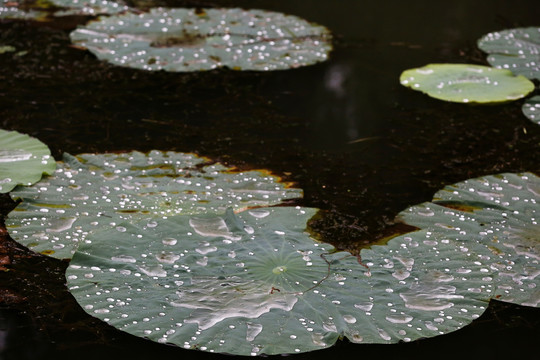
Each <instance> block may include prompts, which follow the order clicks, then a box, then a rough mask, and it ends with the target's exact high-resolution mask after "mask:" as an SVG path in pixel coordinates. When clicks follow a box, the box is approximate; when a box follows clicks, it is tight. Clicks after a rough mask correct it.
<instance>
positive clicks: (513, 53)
mask: <svg viewBox="0 0 540 360" xmlns="http://www.w3.org/2000/svg"><path fill="white" fill-rule="evenodd" d="M478 47H479V48H480V49H482V50H483V51H485V52H486V53H488V54H489V56H488V58H487V60H488V62H489V63H490V64H491V65H493V66H495V67H497V68H501V69H508V70H510V71H512V72H513V73H514V74H520V75H523V76H525V77H527V78H529V79H539V80H540V61H539V60H538V59H539V56H540V27H527V28H516V29H509V30H503V31H497V32H492V33H489V34H487V35H485V36H483V37H482V38H480V39H479V40H478Z"/></svg>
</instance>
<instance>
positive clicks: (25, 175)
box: [0, 129, 56, 193]
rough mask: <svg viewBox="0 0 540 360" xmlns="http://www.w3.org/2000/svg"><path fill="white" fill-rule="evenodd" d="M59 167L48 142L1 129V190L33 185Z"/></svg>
mask: <svg viewBox="0 0 540 360" xmlns="http://www.w3.org/2000/svg"><path fill="white" fill-rule="evenodd" d="M55 168H56V163H55V161H54V158H53V157H52V156H51V151H50V150H49V148H48V147H47V145H45V144H44V143H42V142H41V141H39V140H38V139H35V138H33V137H30V136H28V135H25V134H20V133H18V132H16V131H6V130H1V129H0V193H7V192H9V191H11V190H12V189H13V188H14V187H15V186H17V185H32V184H34V183H35V182H37V181H38V180H39V179H41V177H42V176H43V174H52V173H53V172H54V169H55Z"/></svg>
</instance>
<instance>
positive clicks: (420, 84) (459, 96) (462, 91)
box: [399, 64, 534, 103]
mask: <svg viewBox="0 0 540 360" xmlns="http://www.w3.org/2000/svg"><path fill="white" fill-rule="evenodd" d="M399 80H400V82H401V84H402V85H404V86H407V87H410V88H411V89H413V90H418V91H422V92H424V93H426V94H427V95H429V96H431V97H433V98H436V99H440V100H446V101H453V102H461V103H493V102H505V101H513V100H517V99H520V98H522V97H524V96H525V95H527V94H528V93H530V92H531V91H533V90H534V84H533V83H532V82H531V81H529V80H527V79H526V78H525V77H523V76H514V75H513V74H512V72H510V71H509V70H501V69H494V68H491V67H489V66H480V65H471V64H429V65H426V66H424V67H421V68H415V69H409V70H406V71H404V72H403V73H402V74H401V76H400V79H399Z"/></svg>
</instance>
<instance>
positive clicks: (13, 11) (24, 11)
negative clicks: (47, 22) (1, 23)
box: [0, 0, 47, 21]
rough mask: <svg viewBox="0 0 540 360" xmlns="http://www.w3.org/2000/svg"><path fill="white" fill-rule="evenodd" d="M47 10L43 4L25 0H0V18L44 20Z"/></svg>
mask: <svg viewBox="0 0 540 360" xmlns="http://www.w3.org/2000/svg"><path fill="white" fill-rule="evenodd" d="M46 17H47V12H46V11H45V8H44V7H43V6H40V5H38V4H30V1H27V0H0V19H21V20H38V21H39V20H44V19H45V18H46Z"/></svg>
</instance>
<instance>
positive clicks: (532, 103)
mask: <svg viewBox="0 0 540 360" xmlns="http://www.w3.org/2000/svg"><path fill="white" fill-rule="evenodd" d="M521 111H523V114H524V115H525V116H526V117H527V119H529V120H531V121H532V122H533V123H535V124H538V125H540V95H537V96H533V97H530V98H528V99H526V100H525V102H524V103H523V106H522V107H521Z"/></svg>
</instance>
